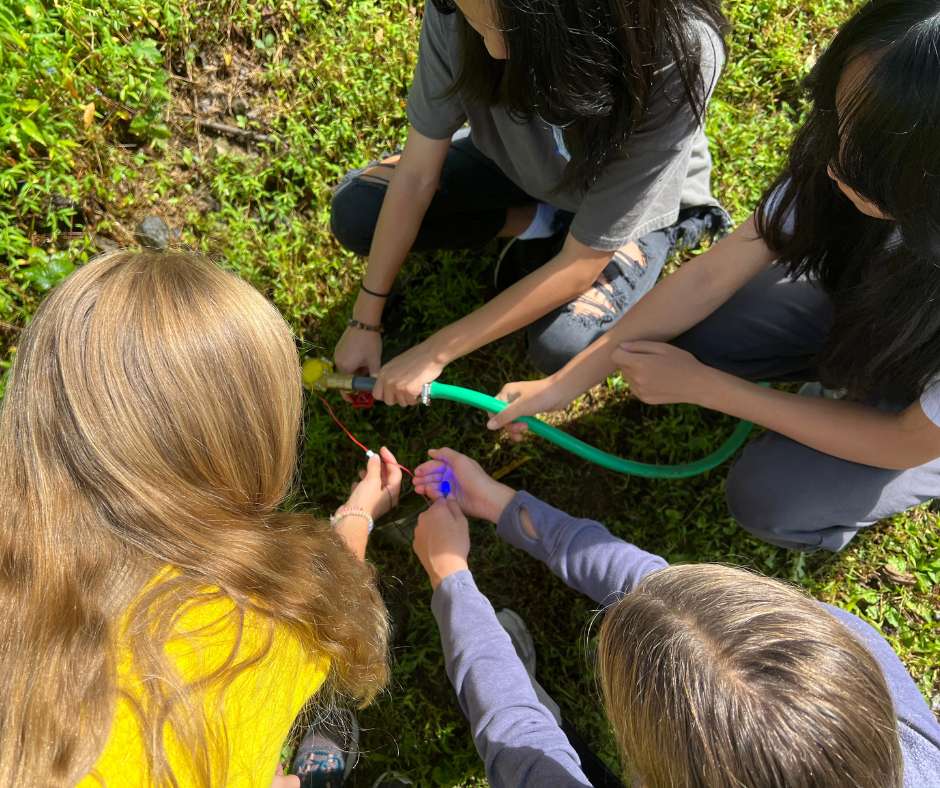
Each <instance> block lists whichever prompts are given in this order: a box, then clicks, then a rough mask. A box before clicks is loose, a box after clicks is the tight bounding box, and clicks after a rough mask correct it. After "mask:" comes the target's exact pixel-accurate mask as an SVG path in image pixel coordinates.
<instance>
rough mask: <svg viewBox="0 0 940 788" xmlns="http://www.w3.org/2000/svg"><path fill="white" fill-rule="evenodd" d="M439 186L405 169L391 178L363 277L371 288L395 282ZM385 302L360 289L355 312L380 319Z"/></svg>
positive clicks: (385, 288)
mask: <svg viewBox="0 0 940 788" xmlns="http://www.w3.org/2000/svg"><path fill="white" fill-rule="evenodd" d="M435 190H436V187H435V185H434V184H433V183H429V182H424V183H422V182H420V181H417V180H416V179H415V178H412V177H410V176H409V174H408V173H405V172H398V173H396V174H395V177H393V178H392V179H391V181H390V182H389V184H388V191H387V192H386V194H385V200H384V202H383V203H382V210H381V211H380V212H379V220H378V223H377V224H376V228H375V235H374V236H373V239H372V249H371V250H370V253H369V262H368V264H367V266H366V273H365V276H364V277H363V282H364V283H365V284H366V286H367V287H368V288H369V289H370V290H374V291H375V292H378V293H387V292H388V291H389V290H390V289H391V287H392V285H393V284H394V283H395V277H396V276H398V272H399V271H400V270H401V267H402V264H403V263H404V261H405V258H406V257H407V256H408V252H409V251H410V249H411V247H412V245H413V244H414V240H415V238H416V237H417V235H418V230H419V228H420V227H421V222H422V221H423V220H424V214H425V213H426V212H427V209H428V206H429V205H430V204H431V200H432V199H434V193H435ZM384 306H385V301H384V300H382V299H377V298H375V297H371V296H369V294H368V293H363V292H360V293H359V296H358V297H357V298H356V304H355V306H354V307H353V316H354V317H355V318H356V319H357V320H361V321H362V322H363V323H379V322H381V320H382V310H383V308H384Z"/></svg>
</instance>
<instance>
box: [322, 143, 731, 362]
mask: <svg viewBox="0 0 940 788" xmlns="http://www.w3.org/2000/svg"><path fill="white" fill-rule="evenodd" d="M466 132H467V130H466V129H461V130H460V131H458V132H457V134H455V135H454V139H453V141H452V143H451V146H450V150H449V151H448V153H447V157H446V159H445V161H444V166H443V169H442V171H441V178H440V185H439V187H438V191H437V193H436V194H435V196H434V198H433V199H432V201H431V204H430V206H429V207H428V210H427V212H426V213H425V216H424V219H423V221H422V223H421V226H420V228H419V230H418V234H417V237H416V238H415V241H414V244H413V245H412V250H413V251H416V252H421V251H430V250H434V249H474V248H480V247H483V246H485V245H486V244H487V243H489V242H490V241H492V240H493V238H495V237H496V235H497V233H498V232H499V231H500V229H501V228H502V227H503V225H504V223H505V221H506V213H507V211H508V210H509V208H511V207H513V206H519V205H526V204H529V203H532V202H534V199H533V198H532V197H530V196H529V195H527V194H526V193H525V192H524V191H522V189H520V188H519V187H518V186H516V184H515V183H513V182H512V181H511V180H510V179H509V178H508V177H506V175H504V174H503V172H502V170H500V169H499V167H498V166H497V165H496V164H495V163H494V162H493V161H492V160H490V159H489V158H487V157H486V156H485V155H484V154H482V153H481V152H480V151H479V150H477V148H476V146H475V145H474V144H473V142H472V140H471V139H470V137H469V135H468V134H467V133H466ZM394 166H395V165H394V164H392V163H375V164H374V165H372V166H370V167H369V168H366V169H360V170H353V171H352V172H350V173H348V174H347V175H346V177H344V178H343V180H342V181H341V182H340V184H339V185H338V186H337V187H336V190H335V191H334V193H333V201H332V204H331V206H330V225H331V229H332V231H333V234H334V236H335V237H336V239H337V240H338V241H339V242H340V243H341V244H342V245H343V246H344V247H346V248H347V249H349V250H351V251H353V252H355V253H357V254H360V255H367V254H368V253H369V249H370V247H371V245H372V236H373V235H374V233H375V227H376V224H377V223H378V218H379V212H380V211H381V208H382V202H383V201H384V199H385V191H386V188H387V186H388V181H387V177H388V176H387V174H386V175H385V177H382V176H381V175H380V174H379V172H381V170H386V169H387V170H388V171H389V172H390V171H391V170H392V169H393V168H394ZM376 168H380V169H379V171H378V172H377V171H376ZM572 218H573V216H572V214H570V213H565V212H560V215H559V224H558V227H559V233H562V234H563V232H564V231H565V230H567V225H568V224H570V222H571V219H572ZM730 227H731V220H730V218H729V217H728V214H727V213H725V211H724V210H723V209H722V208H720V207H718V206H713V205H704V206H699V207H693V208H685V209H683V210H682V211H681V212H680V214H679V218H678V219H677V220H676V222H675V224H673V225H671V226H669V227H665V228H663V229H662V230H656V231H654V232H652V233H649V234H648V235H645V236H643V237H642V238H640V239H639V240H637V241H636V243H630V244H626V245H625V246H624V247H623V248H621V249H620V250H618V251H616V252H614V253H613V256H612V257H611V260H610V262H609V263H608V264H607V266H606V267H605V268H604V270H603V271H602V272H601V275H600V276H599V277H598V279H597V281H596V282H595V283H594V286H593V287H592V288H591V289H590V290H588V291H587V292H585V293H583V294H582V295H581V296H579V297H578V298H576V299H575V300H573V301H572V302H570V303H569V304H566V305H564V306H562V307H559V308H558V309H556V310H554V311H552V312H550V313H549V314H547V315H545V316H544V317H542V318H540V319H539V320H537V321H536V322H535V323H533V324H532V325H531V326H529V327H528V329H527V339H528V346H529V357H530V359H531V361H532V363H533V364H534V365H535V366H536V367H537V368H538V369H540V370H541V371H542V372H545V373H547V374H550V373H552V372H554V371H555V370H557V369H560V368H561V367H562V366H564V365H565V363H567V361H568V360H569V359H571V358H572V357H573V356H575V355H577V354H578V353H580V352H581V351H582V350H583V349H584V348H586V347H587V346H588V345H589V344H591V343H592V342H593V341H594V340H595V339H597V338H598V337H599V336H601V334H603V333H604V332H605V331H607V329H609V328H610V327H611V326H612V325H613V324H614V323H616V322H617V320H618V319H619V318H620V317H621V316H622V315H623V314H624V313H625V312H626V311H627V310H628V309H629V308H630V307H631V306H633V304H635V303H636V302H637V301H639V300H640V298H642V297H643V295H645V294H646V293H647V292H648V291H649V290H650V288H652V287H653V285H654V284H655V283H656V280H657V279H658V278H659V274H660V273H661V271H662V269H663V266H664V265H665V263H666V260H667V259H668V257H669V255H670V253H671V252H672V251H673V250H674V249H676V248H677V247H683V248H687V249H692V248H694V247H696V246H698V244H699V242H700V241H701V240H702V239H703V238H704V237H705V236H706V235H708V234H711V235H716V234H722V233H724V232H726V231H727V230H729V229H730ZM562 237H563V235H562ZM538 243H539V242H528V241H524V242H519V244H520V247H522V248H523V249H525V248H526V245H527V244H538ZM543 246H544V245H543ZM559 248H560V244H559ZM644 258H645V259H644ZM547 259H549V258H548V257H545V258H543V259H542V260H541V262H544V261H546V260H547Z"/></svg>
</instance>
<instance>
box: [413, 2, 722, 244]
mask: <svg viewBox="0 0 940 788" xmlns="http://www.w3.org/2000/svg"><path fill="white" fill-rule="evenodd" d="M690 24H691V26H692V29H693V30H694V31H695V33H696V34H697V35H698V37H699V40H700V53H701V54H700V57H701V67H702V75H703V78H704V83H705V84H706V85H708V86H709V97H710V96H711V91H712V90H713V89H714V86H715V83H716V82H717V81H718V76H719V74H720V73H721V68H722V66H723V65H724V60H725V54H724V48H723V46H722V43H721V37H720V36H719V34H718V33H717V32H716V31H715V30H714V29H713V28H712V27H711V26H710V25H708V24H706V23H705V22H699V21H694V22H691V23H690ZM457 25H458V19H457V14H441V13H440V12H439V11H438V10H437V9H436V8H434V6H433V5H432V4H431V3H428V4H427V5H426V6H425V11H424V23H423V25H422V28H421V45H420V50H419V54H418V66H417V68H416V70H415V77H414V82H413V83H412V86H411V91H410V93H409V95H408V120H409V121H410V122H411V125H412V126H414V128H415V129H417V130H418V132H420V133H421V134H423V135H424V136H425V137H429V138H431V139H448V138H449V137H450V136H451V135H452V134H453V133H454V132H455V131H456V130H457V129H459V128H460V127H461V126H462V125H463V124H464V123H469V125H470V134H471V138H472V140H473V143H474V145H476V147H477V148H478V149H479V150H480V151H481V152H482V153H483V154H485V155H486V156H488V157H489V158H490V159H492V160H493V161H494V162H495V163H496V164H497V165H498V166H499V168H500V169H501V170H502V171H503V172H504V173H505V174H506V176H507V177H509V178H510V179H511V180H512V181H513V182H514V183H515V184H516V185H518V186H519V187H520V188H521V189H522V190H523V191H525V192H526V193H527V194H530V195H531V196H532V197H534V198H535V199H537V200H541V201H542V202H547V203H550V204H552V205H554V206H556V207H557V208H562V209H563V210H566V211H571V212H572V213H574V214H575V218H574V221H573V222H572V224H571V233H572V234H573V235H574V237H575V238H576V239H577V240H579V241H580V242H581V243H583V244H586V245H587V246H591V247H593V248H595V249H604V250H613V249H618V248H619V247H621V246H623V245H624V244H625V243H627V242H628V241H635V240H637V239H639V238H641V237H642V236H644V235H646V234H647V233H651V232H653V231H654V230H659V229H661V228H663V227H668V226H669V225H670V224H672V223H673V222H674V221H675V220H676V217H677V216H678V214H679V209H680V208H683V207H690V206H695V205H715V204H716V201H715V199H714V197H712V195H711V186H710V176H711V164H712V162H711V156H710V154H709V152H708V140H707V139H706V137H705V132H704V130H703V129H702V127H701V126H700V125H699V124H698V122H697V121H696V119H695V114H694V112H693V111H692V108H691V107H690V106H688V102H687V101H686V100H685V98H684V93H683V91H682V83H681V81H680V78H679V72H678V69H677V68H676V67H675V64H672V65H670V66H667V67H665V68H663V69H661V70H660V71H659V72H658V75H657V84H656V85H655V86H654V90H653V99H652V101H651V105H650V107H649V110H648V112H647V114H646V117H645V118H644V119H643V120H642V121H641V123H640V125H639V127H638V128H637V130H636V132H635V133H634V134H633V135H632V136H631V137H630V139H629V141H628V142H627V146H626V149H625V151H624V153H623V155H622V156H620V157H618V158H617V159H615V160H613V161H611V162H609V163H608V164H607V166H606V167H605V169H604V172H603V173H601V176H600V178H599V179H598V180H597V181H596V182H595V183H594V185H593V186H592V187H591V188H590V190H588V191H587V192H586V193H585V192H584V191H574V190H565V191H559V190H556V187H557V186H558V184H559V183H560V181H561V178H562V173H563V172H564V169H565V166H566V165H567V159H566V157H565V155H564V154H565V149H564V146H563V145H562V146H559V145H558V142H557V141H556V131H555V130H553V127H552V126H551V125H549V124H548V123H545V122H543V121H541V120H538V119H533V120H532V121H530V122H528V123H519V122H518V121H516V120H514V119H513V118H512V117H510V115H509V113H508V112H507V111H506V109H505V108H504V107H501V106H485V105H482V104H467V103H466V102H464V101H463V99H462V98H461V97H460V96H454V95H448V90H449V88H450V87H451V86H452V85H453V84H454V81H455V80H456V77H457V74H458V72H459V70H460V36H459V30H458V27H457ZM677 106H678V109H677Z"/></svg>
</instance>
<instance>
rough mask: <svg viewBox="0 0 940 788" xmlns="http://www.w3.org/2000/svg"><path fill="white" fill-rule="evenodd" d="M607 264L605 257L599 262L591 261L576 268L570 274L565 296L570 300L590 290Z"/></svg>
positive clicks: (607, 259) (607, 260)
mask: <svg viewBox="0 0 940 788" xmlns="http://www.w3.org/2000/svg"><path fill="white" fill-rule="evenodd" d="M608 262H609V258H606V257H605V258H603V259H602V260H600V261H595V260H591V261H590V263H588V262H584V263H583V264H581V265H578V266H576V267H575V269H574V270H573V271H572V272H571V278H570V279H569V280H568V281H569V287H568V288H566V293H565V294H566V295H568V296H570V297H571V298H577V297H578V296H579V295H581V294H582V293H585V292H587V291H588V290H590V289H591V288H592V287H593V286H594V283H595V282H596V281H597V277H599V276H600V275H601V272H602V271H603V270H604V268H605V267H606V266H607V263H608Z"/></svg>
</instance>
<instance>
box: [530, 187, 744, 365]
mask: <svg viewBox="0 0 940 788" xmlns="http://www.w3.org/2000/svg"><path fill="white" fill-rule="evenodd" d="M730 226H731V220H730V219H729V218H728V215H727V214H726V213H725V211H724V210H723V209H722V208H720V207H718V206H714V205H703V206H699V207H695V208H684V209H682V211H680V212H679V218H678V219H677V220H676V222H675V223H674V224H671V225H670V226H669V227H664V228H663V229H661V230H654V231H653V232H651V233H649V234H647V235H644V236H643V237H642V238H640V239H639V240H638V241H637V242H636V243H629V244H626V245H625V246H623V247H621V248H620V249H618V250H617V251H616V252H614V253H613V256H612V257H611V258H610V262H609V263H607V265H606V266H605V268H604V270H603V271H602V272H601V274H600V276H599V277H598V278H597V280H596V281H595V282H594V285H593V287H591V289H590V290H588V291H587V292H585V293H582V294H581V295H580V296H578V297H577V298H576V299H574V301H571V302H569V303H567V304H565V305H564V306H561V307H558V309H555V310H554V311H552V312H549V313H548V314H547V315H545V316H544V317H542V318H539V319H538V320H536V321H535V322H534V323H533V324H532V325H531V326H529V327H528V328H527V329H526V339H527V340H528V347H529V358H530V360H531V361H532V363H533V364H534V365H535V366H536V367H537V368H538V369H539V370H540V371H541V372H544V373H545V374H546V375H550V374H552V373H553V372H556V371H557V370H559V369H561V368H562V367H563V366H564V365H565V364H567V363H568V361H570V360H571V359H572V358H573V357H574V356H576V355H578V353H580V352H581V351H582V350H584V349H585V348H586V347H587V346H588V345H590V344H591V343H592V342H594V340H596V339H598V338H599V337H600V336H601V335H602V334H604V333H605V332H606V331H607V330H608V329H609V328H610V327H611V326H613V325H614V324H615V323H616V322H617V321H618V320H619V319H620V318H621V317H622V316H623V315H624V314H625V313H626V311H627V310H628V309H630V307H632V306H633V305H634V304H635V303H636V302H637V301H639V300H640V299H641V298H642V297H643V296H645V295H646V294H647V293H648V292H649V291H650V290H651V289H652V288H653V285H655V284H656V280H657V279H659V275H660V273H662V270H663V266H664V265H665V264H666V260H668V259H669V255H670V254H671V253H672V252H673V251H675V250H676V249H694V248H695V247H696V246H698V245H699V243H700V242H701V241H702V240H703V239H704V238H705V236H707V235H711V236H717V235H720V234H723V233H724V232H726V231H727V230H728V229H729V228H730ZM638 252H639V254H638Z"/></svg>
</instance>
